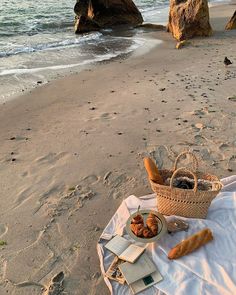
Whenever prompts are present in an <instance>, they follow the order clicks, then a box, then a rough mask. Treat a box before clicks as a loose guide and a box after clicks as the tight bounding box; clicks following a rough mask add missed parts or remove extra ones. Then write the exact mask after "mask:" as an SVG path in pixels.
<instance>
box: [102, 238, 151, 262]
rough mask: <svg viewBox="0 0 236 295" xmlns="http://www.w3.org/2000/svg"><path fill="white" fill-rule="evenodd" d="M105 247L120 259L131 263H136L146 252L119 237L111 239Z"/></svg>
mask: <svg viewBox="0 0 236 295" xmlns="http://www.w3.org/2000/svg"><path fill="white" fill-rule="evenodd" d="M105 247H106V248H107V249H108V250H110V251H111V252H113V253H114V254H116V255H117V256H118V257H119V258H120V259H122V260H125V261H128V262H130V263H134V262H135V261H136V260H137V259H138V257H139V256H140V255H141V254H142V253H143V252H144V250H145V248H143V247H139V246H137V245H135V244H133V243H132V242H130V241H128V240H126V239H125V238H123V237H121V236H119V235H117V236H115V237H114V238H113V239H111V240H110V241H109V242H108V243H107V244H106V245H105Z"/></svg>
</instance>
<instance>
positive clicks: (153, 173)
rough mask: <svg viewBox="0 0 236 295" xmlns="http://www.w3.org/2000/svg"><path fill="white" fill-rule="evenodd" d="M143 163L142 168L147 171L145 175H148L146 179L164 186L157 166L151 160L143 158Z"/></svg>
mask: <svg viewBox="0 0 236 295" xmlns="http://www.w3.org/2000/svg"><path fill="white" fill-rule="evenodd" d="M143 162H144V166H145V168H146V170H147V173H148V177H149V178H150V179H151V180H152V181H154V182H156V183H158V184H164V181H163V179H162V177H161V175H160V173H159V171H158V169H157V166H156V164H155V163H154V162H153V160H152V159H151V158H144V159H143Z"/></svg>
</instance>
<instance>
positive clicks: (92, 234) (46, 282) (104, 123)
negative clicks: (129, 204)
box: [0, 5, 236, 295]
mask: <svg viewBox="0 0 236 295" xmlns="http://www.w3.org/2000/svg"><path fill="white" fill-rule="evenodd" d="M235 8H236V6H233V5H224V6H220V7H214V8H211V16H212V24H213V27H214V28H215V29H216V32H215V34H214V36H212V37H211V38H205V39H202V38H198V39H194V40H193V41H192V42H191V46H189V47H186V48H183V49H181V50H176V49H174V47H175V41H174V40H173V39H172V38H171V36H170V35H169V34H167V33H165V32H162V33H160V32H157V33H154V36H155V37H156V38H161V39H163V40H165V42H164V43H163V44H162V45H160V46H158V47H156V48H155V49H154V50H152V51H151V52H149V53H147V54H145V55H143V56H139V57H136V58H135V57H133V58H128V59H125V60H117V61H113V62H112V63H108V64H103V65H99V66H96V67H94V68H91V69H88V70H86V71H83V72H82V73H80V74H78V75H73V76H70V77H67V78H63V79H61V80H57V81H54V82H51V83H49V84H47V85H45V86H42V87H39V88H37V89H35V90H33V91H32V92H31V93H28V94H26V95H24V96H22V97H19V98H18V99H15V100H13V101H10V102H8V103H5V104H4V105H1V106H0V124H1V128H0V138H1V146H0V188H1V203H0V204H1V207H0V208H1V209H0V214H1V215H0V216H1V220H0V240H1V241H3V242H6V243H7V244H6V245H2V246H0V255H1V256H0V258H1V263H0V294H15V295H16V294H17V295H20V294H22V295H29V294H30V295H34V294H42V293H43V294H70V295H74V294H79V295H92V294H93V295H95V294H96V295H105V294H108V289H107V288H106V286H105V284H104V282H103V278H102V277H101V274H100V268H99V263H98V258H97V253H96V242H97V240H98V237H99V235H100V234H101V232H102V230H103V228H104V227H105V225H106V224H107V223H108V221H109V219H110V218H111V216H112V215H113V214H114V212H115V210H116V209H117V207H118V206H119V204H120V203H121V201H122V199H123V198H126V197H127V196H128V195H130V194H136V195H142V194H144V193H145V194H146V193H149V192H151V189H150V187H149V184H148V181H147V178H146V173H145V171H144V168H143V164H142V158H143V156H144V155H147V154H151V155H152V156H153V157H155V158H156V160H157V162H158V165H159V167H163V165H164V166H165V167H171V165H173V160H174V158H175V156H176V155H177V154H178V153H179V152H180V151H182V150H184V149H189V148H190V149H192V150H194V151H195V152H197V153H198V154H199V155H200V156H201V157H202V159H203V161H202V162H201V163H200V165H201V168H202V169H205V170H207V171H208V172H212V173H214V174H216V175H218V176H220V177H223V176H228V175H231V174H235V171H236V163H235V158H236V136H235V135H236V102H235V101H234V100H229V99H228V97H232V96H234V95H236V55H235V52H236V31H231V32H224V31H223V28H224V25H225V23H226V18H227V19H229V17H231V15H232V14H233V11H234V9H235ZM225 56H227V57H228V58H230V59H231V60H232V61H233V62H234V64H233V65H232V66H229V67H228V68H225V66H224V65H223V59H224V57H225ZM180 165H181V164H180ZM182 165H184V163H182ZM61 272H63V273H61ZM55 276H56V277H55ZM62 285H63V286H62ZM49 286H51V290H54V292H51V293H50V292H48V291H45V290H46V289H45V288H49ZM63 288H64V292H62V291H61V290H62V289H63Z"/></svg>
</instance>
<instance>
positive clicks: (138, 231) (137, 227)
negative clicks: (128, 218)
mask: <svg viewBox="0 0 236 295" xmlns="http://www.w3.org/2000/svg"><path fill="white" fill-rule="evenodd" d="M130 228H131V230H132V232H133V233H134V234H135V235H136V236H137V237H140V238H141V237H143V231H144V225H143V224H141V223H140V224H135V223H131V224H130Z"/></svg>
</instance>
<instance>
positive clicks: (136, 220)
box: [131, 214, 144, 224]
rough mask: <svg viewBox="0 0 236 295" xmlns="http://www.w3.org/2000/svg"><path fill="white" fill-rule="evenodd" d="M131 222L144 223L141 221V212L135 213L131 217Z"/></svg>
mask: <svg viewBox="0 0 236 295" xmlns="http://www.w3.org/2000/svg"><path fill="white" fill-rule="evenodd" d="M131 223H134V224H144V222H143V216H142V215H141V214H138V215H136V216H135V217H133V218H132V220H131Z"/></svg>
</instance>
